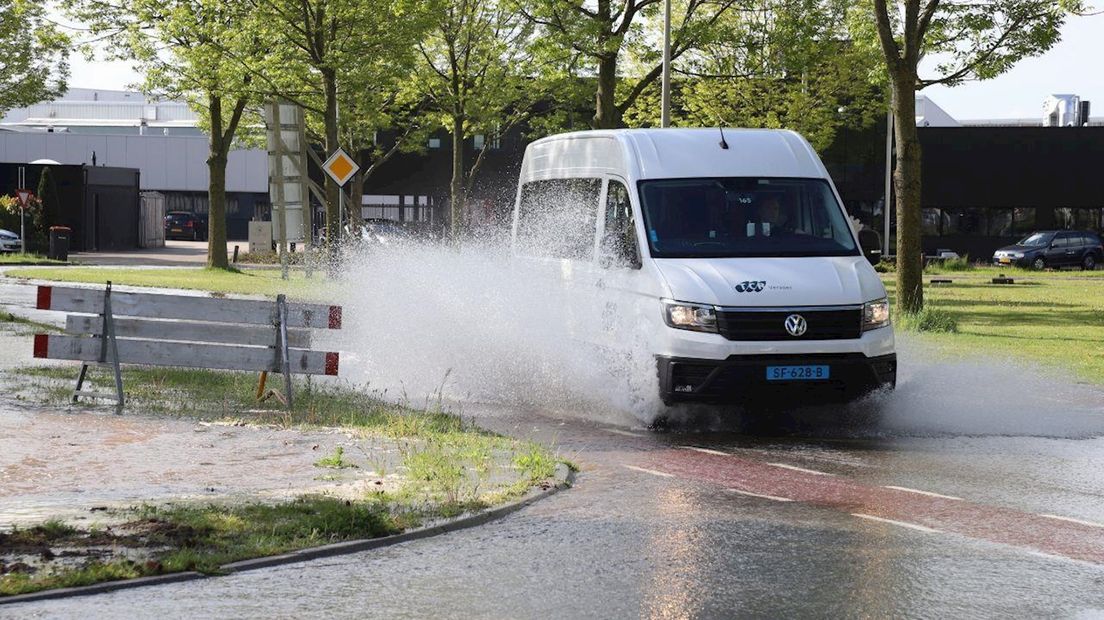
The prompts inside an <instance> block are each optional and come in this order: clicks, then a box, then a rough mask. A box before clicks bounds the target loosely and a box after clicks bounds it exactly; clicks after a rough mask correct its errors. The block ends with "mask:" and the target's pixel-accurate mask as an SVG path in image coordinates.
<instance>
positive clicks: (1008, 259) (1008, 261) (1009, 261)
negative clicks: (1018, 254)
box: [998, 258, 1012, 265]
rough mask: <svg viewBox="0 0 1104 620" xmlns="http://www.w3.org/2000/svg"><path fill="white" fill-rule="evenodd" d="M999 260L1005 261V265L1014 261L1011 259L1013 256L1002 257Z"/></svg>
mask: <svg viewBox="0 0 1104 620" xmlns="http://www.w3.org/2000/svg"><path fill="white" fill-rule="evenodd" d="M998 260H999V261H1000V262H1002V263H1004V264H1005V265H1007V264H1008V263H1011V262H1012V259H1011V258H1001V259H998Z"/></svg>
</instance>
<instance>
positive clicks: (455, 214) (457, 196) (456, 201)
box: [449, 112, 465, 243]
mask: <svg viewBox="0 0 1104 620" xmlns="http://www.w3.org/2000/svg"><path fill="white" fill-rule="evenodd" d="M464 198H465V192H464V116H463V114H460V113H458V112H454V113H453V115H452V182H451V183H450V184H449V237H450V238H451V239H452V242H453V243H457V242H459V240H460V224H461V221H460V220H461V217H462V215H463V213H464Z"/></svg>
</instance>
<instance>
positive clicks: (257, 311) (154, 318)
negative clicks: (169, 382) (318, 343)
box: [34, 282, 341, 409]
mask: <svg viewBox="0 0 1104 620" xmlns="http://www.w3.org/2000/svg"><path fill="white" fill-rule="evenodd" d="M37 307H38V309H40V310H56V311H61V312H71V313H73V314H70V315H69V316H67V317H66V321H65V332H66V333H65V335H47V334H36V335H35V339H34V356H35V357H37V358H48V359H61V360H76V361H79V362H82V364H81V370H80V374H79V375H78V376H77V386H76V389H75V390H74V391H73V394H72V400H73V402H74V403H76V402H77V401H78V399H79V397H81V396H85V397H91V398H107V399H110V398H112V396H110V395H106V394H100V393H95V392H88V391H82V389H81V388H82V387H83V385H84V380H85V376H86V374H87V372H88V366H89V365H90V364H103V365H110V366H111V367H112V369H113V370H114V373H115V396H114V400H115V404H116V406H118V407H122V406H123V402H124V397H123V382H122V373H121V371H120V368H119V365H120V364H139V365H146V366H178V367H186V368H206V369H212V370H248V371H258V372H261V373H262V375H261V387H262V389H261V390H260V391H261V392H263V385H264V380H265V377H266V376H267V373H269V372H278V373H281V374H282V375H283V377H284V397H285V399H286V404H287V406H288V408H289V409H290V408H291V406H292V389H291V375H292V374H306V375H336V374H337V371H338V365H339V361H340V356H339V354H338V353H336V352H330V351H313V350H311V348H310V346H311V330H312V329H340V328H341V306H328V305H320V304H300V303H288V302H287V299H286V297H285V296H284V295H279V296H277V298H276V301H275V302H272V301H265V300H252V299H222V298H213V297H192V296H186V295H162V294H157V293H119V292H112V290H111V283H110V282H108V283H107V287H106V288H105V289H104V290H99V289H88V288H61V287H55V286H39V287H38V303H37Z"/></svg>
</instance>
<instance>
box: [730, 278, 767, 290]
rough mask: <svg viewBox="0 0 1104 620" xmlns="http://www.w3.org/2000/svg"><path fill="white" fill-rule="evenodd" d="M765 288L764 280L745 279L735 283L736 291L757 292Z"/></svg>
mask: <svg viewBox="0 0 1104 620" xmlns="http://www.w3.org/2000/svg"><path fill="white" fill-rule="evenodd" d="M765 288H767V281H766V280H746V281H744V282H741V283H739V284H737V285H736V292H737V293H758V292H759V291H762V290H763V289H765Z"/></svg>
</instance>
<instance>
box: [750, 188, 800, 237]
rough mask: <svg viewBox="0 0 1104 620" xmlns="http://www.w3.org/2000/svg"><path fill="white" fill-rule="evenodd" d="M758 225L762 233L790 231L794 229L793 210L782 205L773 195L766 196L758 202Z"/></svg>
mask: <svg viewBox="0 0 1104 620" xmlns="http://www.w3.org/2000/svg"><path fill="white" fill-rule="evenodd" d="M759 226H760V229H761V231H762V234H763V235H765V236H767V237H769V236H771V235H772V234H778V233H792V232H793V231H794V221H793V210H792V209H789V208H787V207H784V206H782V203H781V202H779V200H778V198H776V197H775V196H767V197H766V198H764V199H763V201H762V202H761V203H759Z"/></svg>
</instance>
